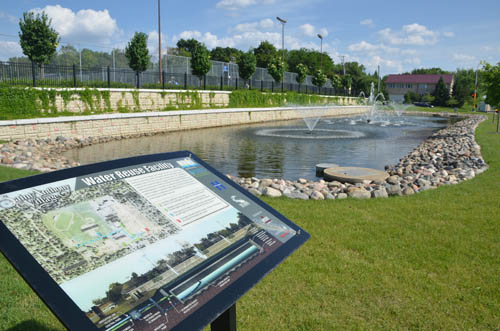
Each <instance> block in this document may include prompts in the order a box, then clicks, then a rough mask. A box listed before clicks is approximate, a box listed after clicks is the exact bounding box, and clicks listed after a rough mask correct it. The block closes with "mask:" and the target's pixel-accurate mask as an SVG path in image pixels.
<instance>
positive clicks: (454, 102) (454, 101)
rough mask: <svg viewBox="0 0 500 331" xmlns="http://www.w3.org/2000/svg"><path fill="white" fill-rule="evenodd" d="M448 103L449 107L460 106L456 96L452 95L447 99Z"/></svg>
mask: <svg viewBox="0 0 500 331" xmlns="http://www.w3.org/2000/svg"><path fill="white" fill-rule="evenodd" d="M446 105H447V106H448V107H458V101H457V99H455V98H454V97H451V98H449V99H448V100H447V101H446Z"/></svg>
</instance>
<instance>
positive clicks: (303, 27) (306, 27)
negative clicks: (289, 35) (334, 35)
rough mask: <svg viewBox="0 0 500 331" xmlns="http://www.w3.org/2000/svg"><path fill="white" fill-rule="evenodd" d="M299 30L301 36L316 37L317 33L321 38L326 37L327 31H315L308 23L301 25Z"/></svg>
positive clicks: (322, 29) (323, 29)
mask: <svg viewBox="0 0 500 331" xmlns="http://www.w3.org/2000/svg"><path fill="white" fill-rule="evenodd" d="M299 29H300V30H301V31H302V33H303V34H305V35H306V36H308V37H316V35H317V34H318V33H319V34H321V35H322V36H323V37H326V36H328V30H327V29H326V28H321V29H319V30H316V28H315V27H314V25H311V24H309V23H306V24H302V25H301V26H299Z"/></svg>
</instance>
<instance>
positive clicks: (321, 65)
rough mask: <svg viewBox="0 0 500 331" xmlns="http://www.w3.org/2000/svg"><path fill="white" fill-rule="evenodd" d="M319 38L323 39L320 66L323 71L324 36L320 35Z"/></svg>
mask: <svg viewBox="0 0 500 331" xmlns="http://www.w3.org/2000/svg"><path fill="white" fill-rule="evenodd" d="M318 38H319V39H321V48H320V49H321V51H320V53H321V55H320V61H321V64H320V68H321V70H323V36H322V35H320V34H319V33H318Z"/></svg>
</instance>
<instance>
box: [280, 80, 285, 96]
mask: <svg viewBox="0 0 500 331" xmlns="http://www.w3.org/2000/svg"><path fill="white" fill-rule="evenodd" d="M284 87H285V82H284V81H281V93H283V89H284Z"/></svg>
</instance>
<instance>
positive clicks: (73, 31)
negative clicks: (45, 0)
mask: <svg viewBox="0 0 500 331" xmlns="http://www.w3.org/2000/svg"><path fill="white" fill-rule="evenodd" d="M32 11H33V12H35V13H39V12H41V11H44V12H45V13H46V14H47V16H49V18H50V19H52V26H53V27H54V29H55V30H56V31H57V32H58V33H59V34H60V36H61V39H62V41H64V42H68V43H73V44H77V43H80V42H81V43H104V44H108V43H110V42H112V41H113V40H114V39H116V37H117V36H118V35H119V34H120V33H121V31H120V29H119V28H118V25H117V24H116V20H115V19H114V18H112V17H111V16H110V14H109V12H108V10H107V9H104V10H100V11H96V10H93V9H82V10H79V11H78V12H76V13H75V12H73V11H72V10H71V9H69V8H64V7H61V6H60V5H55V6H46V7H45V8H35V9H32Z"/></svg>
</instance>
